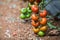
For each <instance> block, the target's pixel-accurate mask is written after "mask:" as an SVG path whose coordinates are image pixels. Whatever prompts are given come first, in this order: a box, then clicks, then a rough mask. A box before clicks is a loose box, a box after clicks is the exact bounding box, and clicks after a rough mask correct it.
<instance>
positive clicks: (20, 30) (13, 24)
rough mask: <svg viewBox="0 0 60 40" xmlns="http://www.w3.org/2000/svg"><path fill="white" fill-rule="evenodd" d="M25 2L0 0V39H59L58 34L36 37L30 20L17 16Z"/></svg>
mask: <svg viewBox="0 0 60 40" xmlns="http://www.w3.org/2000/svg"><path fill="white" fill-rule="evenodd" d="M27 4H28V2H27V1H25V2H24V1H22V0H0V40H60V36H44V37H37V36H36V35H35V34H34V33H33V31H32V25H31V24H30V22H25V21H24V20H22V19H20V18H19V16H20V10H21V9H22V8H23V7H27ZM57 23H58V22H57ZM58 24H60V23H58ZM58 26H59V25H58Z"/></svg>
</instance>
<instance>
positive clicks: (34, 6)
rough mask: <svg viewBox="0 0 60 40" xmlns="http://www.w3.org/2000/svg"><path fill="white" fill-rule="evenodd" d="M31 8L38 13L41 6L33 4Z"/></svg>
mask: <svg viewBox="0 0 60 40" xmlns="http://www.w3.org/2000/svg"><path fill="white" fill-rule="evenodd" d="M31 10H32V11H33V12H34V13H37V12H38V11H39V8H38V6H36V5H32V6H31Z"/></svg>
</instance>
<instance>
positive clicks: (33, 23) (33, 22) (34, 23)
mask: <svg viewBox="0 0 60 40" xmlns="http://www.w3.org/2000/svg"><path fill="white" fill-rule="evenodd" d="M31 24H32V26H34V27H38V26H39V22H35V21H34V20H32V22H31Z"/></svg>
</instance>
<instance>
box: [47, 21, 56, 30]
mask: <svg viewBox="0 0 60 40" xmlns="http://www.w3.org/2000/svg"><path fill="white" fill-rule="evenodd" d="M47 25H48V26H49V27H50V28H51V29H56V26H54V25H52V24H51V22H48V23H47Z"/></svg>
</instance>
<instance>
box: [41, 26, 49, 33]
mask: <svg viewBox="0 0 60 40" xmlns="http://www.w3.org/2000/svg"><path fill="white" fill-rule="evenodd" d="M47 29H48V27H47V26H42V27H41V28H40V31H44V32H45V31H47Z"/></svg>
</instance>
